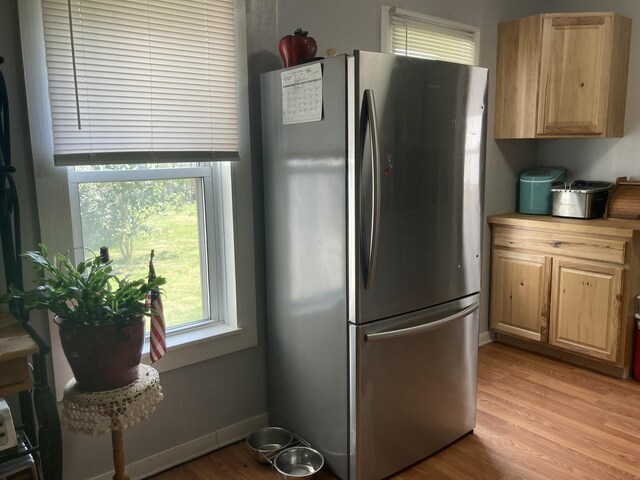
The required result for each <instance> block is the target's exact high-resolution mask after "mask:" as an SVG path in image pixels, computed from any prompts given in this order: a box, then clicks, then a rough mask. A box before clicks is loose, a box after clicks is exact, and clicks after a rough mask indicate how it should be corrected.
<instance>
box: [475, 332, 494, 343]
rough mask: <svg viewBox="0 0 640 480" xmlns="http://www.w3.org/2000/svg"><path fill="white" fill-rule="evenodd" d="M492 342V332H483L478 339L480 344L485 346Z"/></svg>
mask: <svg viewBox="0 0 640 480" xmlns="http://www.w3.org/2000/svg"><path fill="white" fill-rule="evenodd" d="M491 342H493V338H491V333H489V332H482V333H481V334H480V338H479V340H478V344H479V346H483V345H486V344H487V343H491Z"/></svg>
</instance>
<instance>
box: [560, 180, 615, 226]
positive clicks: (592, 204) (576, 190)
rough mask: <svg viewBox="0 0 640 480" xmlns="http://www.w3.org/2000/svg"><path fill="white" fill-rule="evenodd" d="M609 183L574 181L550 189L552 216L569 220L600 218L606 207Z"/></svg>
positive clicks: (611, 185) (609, 188) (610, 184)
mask: <svg viewBox="0 0 640 480" xmlns="http://www.w3.org/2000/svg"><path fill="white" fill-rule="evenodd" d="M612 187H613V183H611V182H591V181H585V180H576V181H574V182H571V183H565V184H561V185H558V184H556V185H554V186H552V187H551V196H552V197H553V210H552V215H553V216H555V217H571V218H601V217H602V215H603V214H604V210H605V207H606V205H607V196H608V194H609V190H611V188H612Z"/></svg>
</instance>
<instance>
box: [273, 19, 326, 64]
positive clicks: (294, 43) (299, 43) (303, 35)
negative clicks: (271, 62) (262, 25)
mask: <svg viewBox="0 0 640 480" xmlns="http://www.w3.org/2000/svg"><path fill="white" fill-rule="evenodd" d="M308 33H309V32H304V31H303V30H302V29H301V28H298V29H297V30H296V31H295V32H293V35H285V36H284V37H282V38H281V39H280V43H279V45H278V47H279V50H280V56H281V57H282V62H283V63H284V66H285V67H293V66H294V65H298V64H299V63H300V62H302V61H303V60H306V59H308V58H313V57H314V56H315V55H316V52H317V51H318V45H317V44H316V41H315V40H314V38H313V37H308V36H307V35H308Z"/></svg>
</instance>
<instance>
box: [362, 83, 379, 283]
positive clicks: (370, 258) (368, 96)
mask: <svg viewBox="0 0 640 480" xmlns="http://www.w3.org/2000/svg"><path fill="white" fill-rule="evenodd" d="M363 107H364V108H363V122H362V124H361V129H360V141H361V142H362V144H361V148H360V151H361V152H362V155H363V156H364V148H363V147H364V140H365V133H366V129H367V125H368V126H369V138H370V144H371V204H372V205H371V234H370V237H369V249H368V252H367V257H366V259H364V264H365V265H364V267H365V268H363V272H364V288H365V289H366V288H369V287H370V286H371V282H372V281H373V277H374V276H375V271H376V263H377V262H376V259H377V257H378V237H379V233H380V186H381V184H380V153H379V150H378V120H377V114H376V102H375V98H374V96H373V90H371V89H369V88H367V89H365V91H364V102H363ZM361 161H362V162H364V158H361ZM360 172H361V173H360V174H361V175H362V169H361V170H360ZM360 181H361V182H362V178H360ZM362 211H363V210H362V208H361V209H360V215H362ZM360 229H361V231H360V233H361V236H360V238H362V237H363V233H364V232H362V221H360Z"/></svg>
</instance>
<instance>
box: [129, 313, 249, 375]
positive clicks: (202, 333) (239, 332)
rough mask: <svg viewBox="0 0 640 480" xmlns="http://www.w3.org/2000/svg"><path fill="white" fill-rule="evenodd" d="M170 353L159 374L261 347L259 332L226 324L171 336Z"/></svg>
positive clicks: (145, 360)
mask: <svg viewBox="0 0 640 480" xmlns="http://www.w3.org/2000/svg"><path fill="white" fill-rule="evenodd" d="M166 342H167V353H165V354H164V356H163V357H162V358H161V359H160V360H158V361H157V362H156V363H154V364H153V368H155V369H156V370H158V372H168V371H170V370H175V369H178V368H182V367H185V366H187V365H191V364H193V363H197V362H202V361H204V360H209V359H211V358H216V357H220V356H222V355H227V354H229V353H233V352H237V351H238V350H242V349H244V348H249V347H254V346H256V345H257V344H258V335H257V331H256V329H255V328H251V327H249V328H247V327H244V328H240V327H235V326H232V325H227V324H223V323H218V324H213V325H207V326H204V327H201V328H194V329H191V330H187V331H183V332H177V333H173V334H168V335H167V339H166ZM141 361H142V363H145V364H147V365H149V364H150V363H151V360H150V358H149V340H148V339H147V340H145V342H144V347H143V350H142V360H141Z"/></svg>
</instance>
